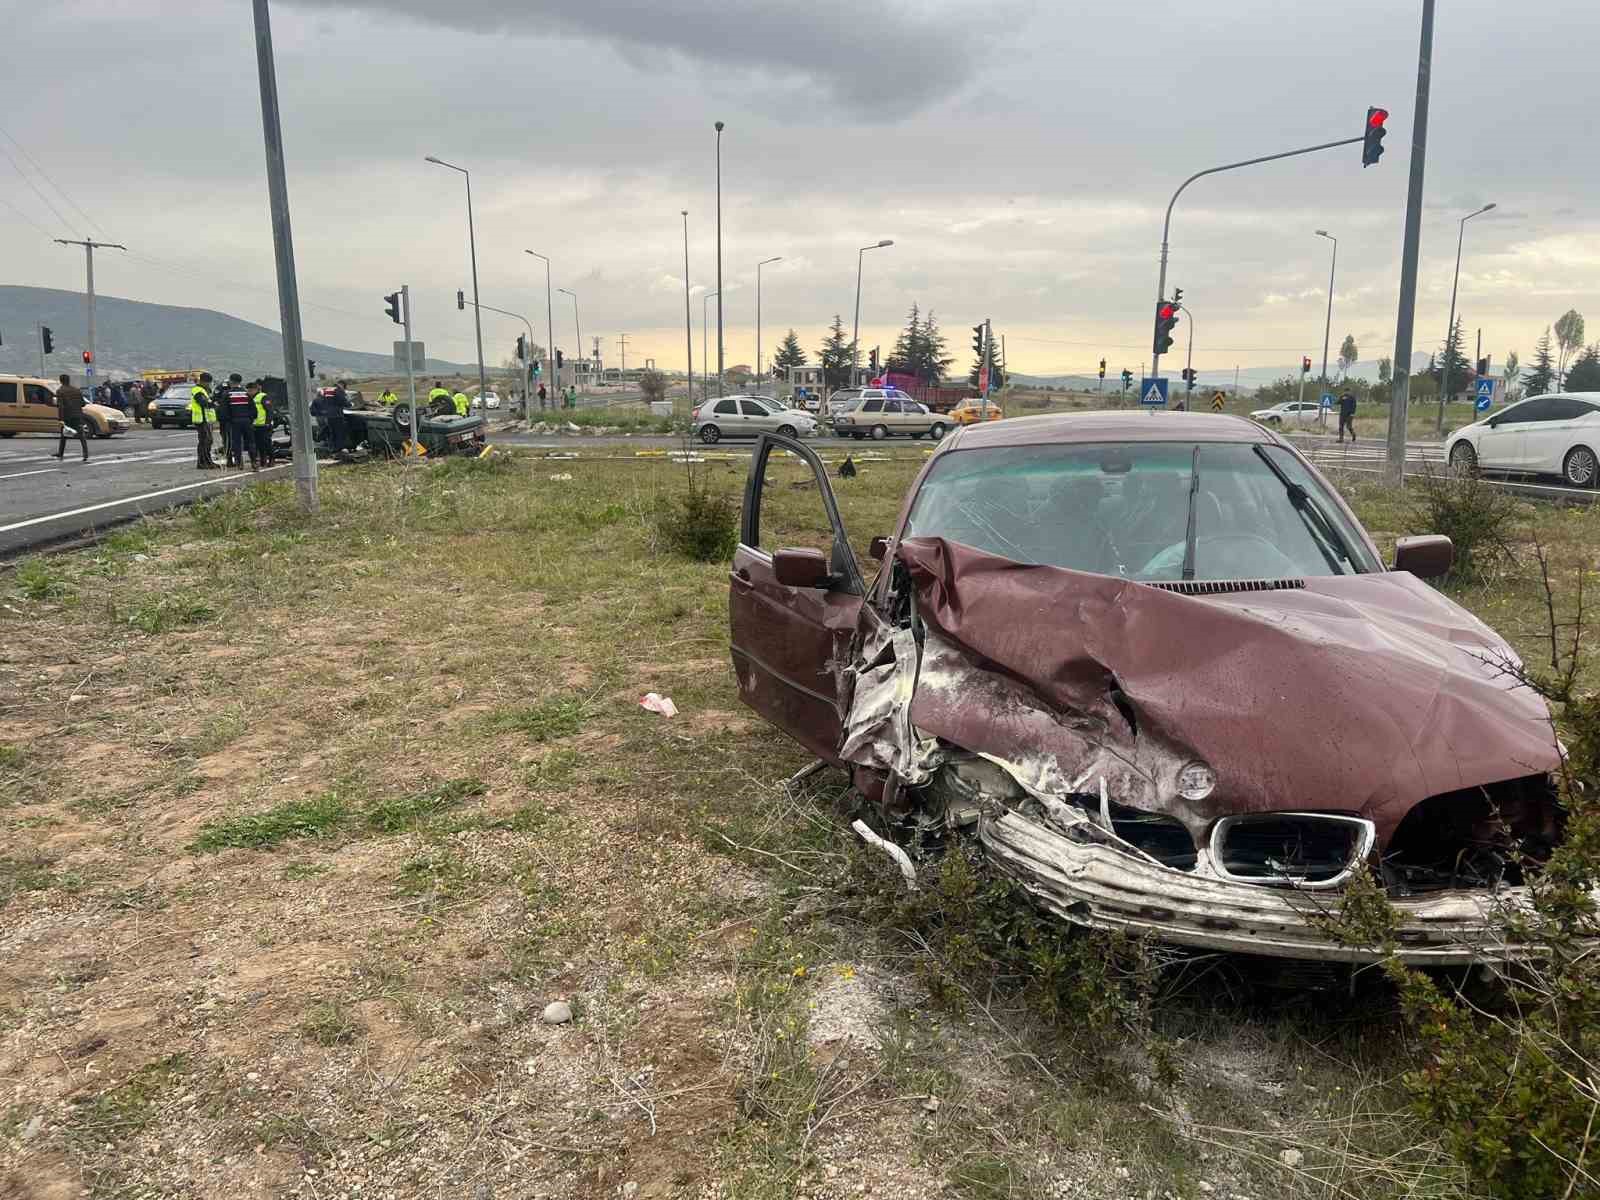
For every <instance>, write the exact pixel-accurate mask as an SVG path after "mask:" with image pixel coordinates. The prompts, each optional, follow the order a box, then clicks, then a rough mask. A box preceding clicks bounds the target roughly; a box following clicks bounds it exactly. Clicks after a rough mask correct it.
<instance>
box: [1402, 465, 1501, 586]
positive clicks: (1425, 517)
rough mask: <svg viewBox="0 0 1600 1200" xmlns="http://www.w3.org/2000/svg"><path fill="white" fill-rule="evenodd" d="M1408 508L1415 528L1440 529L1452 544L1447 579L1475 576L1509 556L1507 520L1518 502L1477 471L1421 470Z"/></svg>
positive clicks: (1432, 530)
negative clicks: (1413, 497) (1416, 488)
mask: <svg viewBox="0 0 1600 1200" xmlns="http://www.w3.org/2000/svg"><path fill="white" fill-rule="evenodd" d="M1417 484H1418V490H1417V493H1416V497H1415V499H1414V500H1413V501H1412V507H1411V524H1412V529H1413V532H1416V533H1442V534H1444V535H1445V536H1446V537H1447V538H1449V539H1450V541H1451V542H1452V543H1454V545H1455V548H1456V559H1455V565H1454V566H1452V567H1451V568H1450V574H1449V576H1448V578H1449V579H1451V580H1453V581H1470V580H1474V579H1478V578H1480V577H1481V576H1483V575H1484V574H1485V573H1487V572H1488V571H1489V570H1491V569H1492V568H1494V567H1496V566H1502V565H1504V564H1507V563H1509V562H1511V561H1512V558H1513V555H1512V552H1511V525H1512V522H1513V521H1514V520H1515V519H1516V515H1517V501H1516V499H1515V498H1514V497H1512V496H1511V494H1510V493H1508V492H1507V491H1506V490H1505V489H1504V488H1500V487H1496V486H1495V485H1494V484H1492V483H1489V482H1488V481H1487V480H1485V479H1483V478H1482V476H1480V475H1479V474H1478V473H1477V472H1476V471H1450V472H1445V473H1443V474H1436V473H1434V472H1433V471H1426V472H1424V474H1423V475H1422V476H1421V477H1420V478H1419V479H1418V480H1417Z"/></svg>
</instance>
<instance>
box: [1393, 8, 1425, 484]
mask: <svg viewBox="0 0 1600 1200" xmlns="http://www.w3.org/2000/svg"><path fill="white" fill-rule="evenodd" d="M1433 4H1434V0H1422V39H1421V44H1420V46H1419V47H1418V49H1417V107H1416V118H1415V120H1414V121H1413V122H1412V124H1411V182H1410V184H1409V186H1408V187H1407V189H1406V235H1405V242H1404V244H1403V247H1402V249H1401V254H1400V311H1399V313H1398V314H1397V316H1396V318H1395V326H1394V385H1393V388H1392V389H1391V391H1390V395H1389V447H1388V458H1387V461H1386V463H1385V470H1384V478H1385V480H1386V481H1387V482H1388V483H1390V484H1393V485H1396V486H1398V485H1399V484H1401V483H1403V482H1404V481H1405V474H1406V420H1407V418H1408V417H1409V416H1410V405H1411V336H1412V333H1413V331H1414V328H1415V323H1416V316H1417V257H1418V254H1419V251H1420V249H1421V244H1422V181H1423V175H1424V173H1425V169H1426V166H1427V158H1428V89H1429V84H1430V82H1431V77H1432V74H1433Z"/></svg>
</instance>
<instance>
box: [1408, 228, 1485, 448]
mask: <svg viewBox="0 0 1600 1200" xmlns="http://www.w3.org/2000/svg"><path fill="white" fill-rule="evenodd" d="M1493 207H1494V205H1493V204H1485V205H1484V206H1483V207H1482V208H1480V209H1478V211H1477V212H1469V213H1468V214H1467V215H1466V216H1464V217H1462V218H1461V221H1460V223H1459V224H1458V225H1457V226H1456V276H1455V279H1454V280H1453V281H1452V282H1451V284H1450V324H1449V325H1447V326H1445V331H1444V345H1445V356H1444V373H1443V374H1442V375H1441V376H1440V377H1439V421H1438V423H1437V425H1435V427H1434V428H1435V430H1436V431H1437V432H1439V433H1441V434H1442V433H1443V432H1444V406H1445V403H1446V402H1447V401H1448V400H1449V399H1450V359H1451V358H1452V357H1453V356H1452V355H1451V354H1450V339H1451V338H1453V337H1454V336H1455V332H1456V289H1457V288H1458V287H1459V286H1460V285H1461V243H1462V242H1463V241H1464V240H1465V239H1466V236H1467V222H1468V221H1470V220H1472V218H1473V217H1481V216H1483V214H1484V213H1486V212H1488V211H1489V210H1490V209H1491V208H1493ZM1456 349H1457V350H1458V351H1459V350H1460V349H1461V347H1460V346H1457V347H1456ZM1395 365H1396V366H1397V367H1398V366H1399V365H1400V364H1399V363H1396V364H1395ZM1405 369H1406V370H1407V371H1409V370H1410V369H1411V364H1410V363H1407V364H1406V366H1405Z"/></svg>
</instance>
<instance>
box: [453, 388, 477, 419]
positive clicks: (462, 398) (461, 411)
mask: <svg viewBox="0 0 1600 1200" xmlns="http://www.w3.org/2000/svg"><path fill="white" fill-rule="evenodd" d="M450 400H451V402H452V403H453V404H454V405H455V406H456V416H458V417H464V416H466V415H467V414H468V413H470V412H471V411H472V402H471V401H470V400H468V399H467V394H466V393H465V392H461V391H458V392H457V393H456V394H455V395H454V396H451V397H450Z"/></svg>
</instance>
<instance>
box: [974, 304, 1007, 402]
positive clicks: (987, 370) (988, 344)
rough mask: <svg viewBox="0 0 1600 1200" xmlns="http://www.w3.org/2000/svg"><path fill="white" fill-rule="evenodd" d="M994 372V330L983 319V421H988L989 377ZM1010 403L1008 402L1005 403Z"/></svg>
mask: <svg viewBox="0 0 1600 1200" xmlns="http://www.w3.org/2000/svg"><path fill="white" fill-rule="evenodd" d="M993 370H994V330H993V329H992V328H991V327H990V325H989V318H988V317H985V318H984V319H983V378H982V379H981V380H980V381H979V382H981V383H982V384H983V419H984V420H985V421H987V420H988V419H989V384H990V376H991V374H992V372H993ZM1007 403H1010V401H1007Z"/></svg>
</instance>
